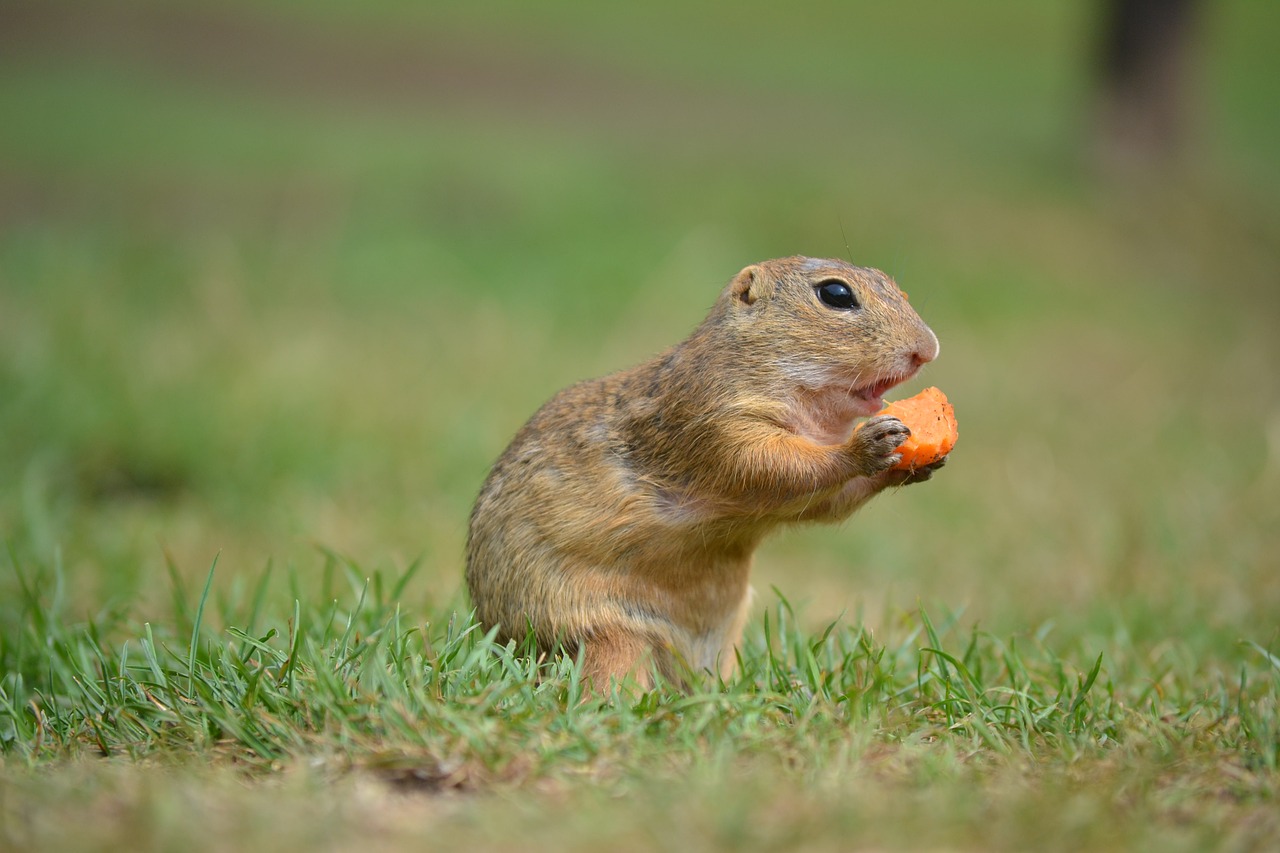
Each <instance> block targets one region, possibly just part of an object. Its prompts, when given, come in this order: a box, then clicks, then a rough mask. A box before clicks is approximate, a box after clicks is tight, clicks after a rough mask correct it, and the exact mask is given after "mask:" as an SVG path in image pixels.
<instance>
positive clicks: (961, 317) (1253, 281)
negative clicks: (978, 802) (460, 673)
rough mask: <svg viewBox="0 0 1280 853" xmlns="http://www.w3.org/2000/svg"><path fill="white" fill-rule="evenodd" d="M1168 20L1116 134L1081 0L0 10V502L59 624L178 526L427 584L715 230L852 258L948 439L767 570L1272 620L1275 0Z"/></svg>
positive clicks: (783, 583)
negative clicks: (935, 455)
mask: <svg viewBox="0 0 1280 853" xmlns="http://www.w3.org/2000/svg"><path fill="white" fill-rule="evenodd" d="M1203 12H1204V14H1203V16H1202V19H1201V20H1200V21H1199V22H1198V24H1197V26H1196V29H1195V33H1194V39H1193V43H1192V50H1191V51H1190V52H1189V55H1190V57H1191V59H1190V61H1189V63H1188V65H1187V69H1186V76H1185V82H1186V85H1185V90H1184V91H1185V95H1186V103H1187V108H1186V121H1185V131H1186V132H1185V135H1184V136H1183V137H1182V139H1181V140H1180V142H1179V144H1177V145H1175V146H1172V147H1171V150H1164V149H1161V150H1160V151H1157V152H1148V151H1145V150H1142V149H1141V148H1139V149H1138V150H1136V151H1134V150H1129V149H1127V148H1125V146H1124V145H1122V144H1121V145H1117V144H1116V143H1115V141H1114V140H1109V138H1108V137H1107V136H1106V133H1105V131H1106V128H1105V123H1104V122H1101V121H1100V120H1099V115H1100V108H1099V96H1098V91H1097V90H1098V72H1097V54H1098V46H1097V45H1098V41H1099V35H1098V26H1099V24H1098V21H1099V19H1100V13H1099V7H1098V6H1097V5H1095V4H1091V3H1082V2H1075V0H1058V2H1037V3H1026V2H1017V0H987V2H981V3H977V2H974V3H964V4H925V3H917V2H907V3H881V2H866V3H846V2H840V3H836V2H822V0H814V2H802V3H793V4H785V5H779V4H776V3H739V4H734V5H733V6H732V7H731V8H730V7H714V6H698V5H693V6H691V5H689V4H686V3H675V2H665V0H661V2H651V3H644V4H627V5H613V4H609V5H601V4H595V3H584V2H577V1H576V0H562V2H549V3H539V4H523V3H515V2H504V0H493V2H482V3H457V4H417V3H408V2H395V1H394V0H388V1H387V2H382V3H376V4H375V3H366V4H342V3H338V2H305V3H304V2H294V0H257V2H225V3H220V4H208V3H194V2H155V3H147V2H129V3H120V2H108V3H95V4H70V3H68V4H62V3H40V2H33V0H23V2H19V3H13V2H9V3H5V4H4V5H2V6H0V533H2V535H3V537H4V539H5V540H6V542H7V543H8V545H9V547H10V549H11V553H12V554H13V555H14V556H16V558H17V559H18V560H19V561H22V562H24V563H26V564H28V565H34V566H45V567H50V568H51V567H55V566H57V567H60V570H61V572H62V577H63V578H64V579H65V583H64V585H63V587H62V592H61V594H63V595H65V596H67V597H69V598H70V599H71V600H72V601H73V602H75V604H76V606H78V607H81V608H86V609H90V610H92V609H96V608H101V607H107V606H128V607H130V608H137V611H138V612H139V613H141V614H143V617H144V618H145V614H146V612H147V609H148V607H150V606H151V605H152V604H153V603H154V602H155V601H156V600H157V599H163V598H165V597H167V595H168V591H167V590H168V584H169V581H168V580H167V577H166V562H171V563H172V565H173V566H175V567H176V569H177V571H178V572H179V574H181V575H185V576H188V577H190V578H200V577H203V575H204V573H205V572H206V570H207V568H208V565H209V563H210V562H211V561H212V559H213V558H214V555H215V554H221V557H220V562H219V564H218V566H219V569H218V575H219V576H218V589H219V591H220V594H224V595H234V594H236V590H238V589H240V587H241V585H242V584H244V583H247V582H248V579H249V578H252V577H256V576H257V575H258V573H259V572H260V571H261V570H262V568H263V566H265V565H266V564H267V563H268V562H269V561H271V562H273V563H274V564H276V565H278V566H280V565H283V566H291V567H293V568H294V570H295V572H296V575H295V576H296V578H297V579H298V587H297V588H295V590H293V592H298V591H299V589H300V594H302V595H309V594H313V592H312V587H311V583H312V581H313V580H314V579H318V577H319V576H320V575H321V574H322V572H323V567H324V564H325V562H326V559H328V558H327V557H326V553H328V552H332V553H335V554H339V555H344V556H345V557H346V558H347V559H349V560H351V561H352V562H354V563H356V564H358V565H359V566H361V567H363V568H371V567H392V568H397V567H404V566H406V565H408V564H409V563H410V562H412V561H413V560H415V559H421V561H422V572H421V574H420V575H419V576H418V578H417V579H415V581H414V584H413V585H411V586H410V588H409V589H410V592H409V596H408V597H409V599H410V600H409V602H407V603H408V604H409V605H410V606H415V607H419V608H420V607H424V606H431V607H453V606H463V599H462V597H461V595H460V593H459V588H460V585H461V584H460V580H461V569H462V548H463V539H464V534H465V526H466V518H467V513H468V511H469V508H470V503H471V500H472V498H473V496H474V494H475V492H476V491H477V489H478V488H479V485H480V482H481V480H482V479H483V477H484V474H485V471H486V469H487V466H488V465H489V463H490V462H491V461H492V460H493V459H494V458H495V457H496V456H497V454H498V453H499V452H500V451H501V450H502V448H503V446H504V445H505V443H506V441H507V440H508V439H509V437H510V436H511V435H512V434H513V433H514V431H515V430H516V429H517V428H518V426H519V425H520V423H521V422H522V421H523V420H524V419H525V418H526V417H528V415H529V414H530V413H531V412H532V411H533V410H534V409H535V408H536V407H537V406H538V405H539V404H540V403H541V402H542V401H543V400H544V399H546V398H547V397H548V396H550V395H551V394H552V393H553V392H554V391H555V390H557V389H558V388H560V387H563V386H564V385H566V384H568V383H570V382H572V381H575V380H577V379H581V378H584V377H587V376H592V375H597V374H600V373H604V372H608V371H611V370H614V369H618V368H621V367H624V366H627V365H629V364H632V363H634V362H636V361H638V360H641V359H644V358H647V357H649V356H650V355H652V354H654V353H656V352H658V351H659V350H661V349H663V348H665V347H666V346H669V345H670V344H672V343H674V342H675V341H677V340H679V339H680V338H681V337H683V336H684V335H685V334H686V333H687V332H688V331H689V330H690V329H691V328H692V327H693V325H694V324H695V323H696V322H697V321H698V320H699V319H700V318H701V316H702V315H703V313H704V311H705V310H706V308H707V307H708V306H709V304H710V303H711V301H712V300H713V299H714V297H715V294H716V293H717V291H718V290H719V288H720V287H721V286H722V284H723V282H724V281H726V280H727V279H728V278H729V277H730V276H731V275H732V274H733V273H734V272H736V271H737V270H738V269H739V268H741V267H742V266H744V265H746V264H748V263H751V262H753V261H756V260H760V259H763V258H768V257H774V256H778V255H786V254H795V253H801V254H811V255H824V256H844V257H851V258H852V259H854V260H855V261H856V262H858V263H861V264H866V265H872V266H877V267H880V268H882V269H885V270H886V271H888V272H889V273H890V274H892V275H893V276H895V277H896V278H897V279H898V280H899V282H900V283H901V284H902V286H903V287H904V289H906V290H907V291H909V292H910V293H911V296H912V300H913V304H914V305H915V306H916V307H917V308H918V309H919V310H920V312H921V313H922V314H923V316H924V317H925V319H926V320H927V321H928V322H930V323H931V325H932V326H933V327H934V329H935V330H936V331H937V332H938V335H939V337H940V338H941V340H942V356H941V359H940V360H939V361H938V362H937V363H936V364H934V365H931V366H930V367H929V368H928V369H927V371H926V372H925V373H924V374H923V376H922V377H920V379H919V380H917V381H915V382H914V383H912V385H911V386H910V387H908V388H907V389H905V390H904V393H910V392H913V391H914V390H917V389H918V388H919V387H923V385H925V384H936V385H938V386H940V387H942V388H943V389H944V390H946V392H947V393H948V394H949V396H950V397H951V398H952V400H953V401H954V403H955V405H956V408H957V411H958V415H959V419H960V424H961V439H960V444H959V446H958V448H957V450H956V452H955V454H954V458H953V459H952V461H951V463H950V465H949V466H948V468H947V469H946V470H945V471H944V472H942V473H941V474H940V475H939V476H938V477H937V478H936V480H935V481H934V482H931V483H929V484H927V485H925V486H922V487H918V488H912V489H910V490H906V491H903V492H900V493H896V494H890V495H886V496H884V497H882V498H881V499H880V500H879V501H878V502H877V504H876V505H874V506H872V507H871V508H869V509H868V510H867V511H865V512H864V513H863V514H861V515H860V516H858V517H856V518H855V519H854V520H853V521H852V522H851V523H850V524H848V525H846V526H845V527H843V528H839V529H833V528H820V529H811V530H802V531H797V532H794V533H789V534H786V535H783V536H781V537H779V538H778V539H777V540H775V541H773V542H771V543H770V544H769V545H768V546H767V547H766V548H765V549H764V550H763V551H762V552H761V554H760V555H759V558H758V561H757V566H758V569H757V575H758V583H757V585H758V586H759V587H760V588H762V589H764V590H766V591H767V590H768V588H769V587H770V586H771V585H775V586H777V587H778V588H779V589H780V590H782V591H783V592H785V593H786V594H787V596H788V597H789V598H791V599H792V600H793V601H796V602H800V603H804V604H805V605H806V613H807V614H808V615H809V617H810V618H812V619H814V620H819V619H827V618H831V617H834V616H836V615H838V614H840V613H841V612H848V613H851V614H857V613H861V614H863V616H864V617H865V618H866V619H867V620H868V621H869V622H871V623H873V624H874V623H875V622H876V621H877V620H880V619H884V618H893V617H892V614H894V613H899V612H901V611H902V610H903V609H906V608H911V607H914V606H915V605H916V604H917V603H918V602H924V603H926V604H928V605H930V606H940V607H942V608H944V609H947V610H961V609H963V610H964V612H965V616H964V618H965V619H966V620H972V621H976V622H979V623H980V624H982V625H984V626H985V627H990V628H992V629H993V630H999V631H1012V632H1019V631H1028V630H1035V629H1037V628H1038V627H1039V626H1041V625H1043V624H1045V623H1046V622H1048V621H1052V622H1053V623H1054V624H1056V625H1057V626H1058V628H1057V630H1060V631H1067V632H1081V633H1085V632H1090V631H1102V632H1104V633H1111V632H1134V633H1135V634H1137V635H1140V636H1143V637H1146V638H1149V639H1150V640H1151V641H1156V642H1158V640H1159V638H1160V637H1163V636H1169V637H1173V636H1177V637H1180V638H1182V639H1184V640H1186V641H1187V642H1189V643H1191V647H1192V648H1195V647H1197V644H1213V645H1217V647H1219V648H1230V647H1231V644H1233V643H1234V642H1235V641H1236V640H1237V639H1239V638H1241V637H1247V638H1250V639H1254V640H1256V641H1258V642H1260V643H1262V644H1264V645H1265V644H1267V643H1270V642H1273V641H1274V640H1275V639H1276V626H1277V624H1278V620H1277V617H1278V616H1280V572H1277V569H1278V568H1280V566H1278V558H1277V556H1276V555H1277V554H1280V379H1278V372H1280V371H1278V368H1280V336H1278V335H1277V333H1276V328H1277V320H1280V293H1278V287H1277V285H1278V284H1280V153H1278V152H1280V53H1278V52H1277V51H1276V50H1275V44H1276V41H1277V38H1280V5H1277V4H1275V3H1272V2H1263V0H1256V2H1255V1H1254V0H1219V2H1209V3H1206V4H1205V7H1204V10H1203ZM5 561H6V562H7V561H8V558H5ZM5 574H6V578H5V580H3V581H2V582H0V583H2V584H3V585H5V586H9V585H10V584H11V583H12V581H11V579H10V578H9V577H7V575H8V572H6V573H5ZM316 587H317V588H318V580H317V581H316ZM290 594H292V593H290ZM770 597H771V596H770V595H769V594H768V593H767V592H766V594H765V598H766V599H767V598H770ZM280 598H281V599H282V600H283V599H285V598H286V595H285V594H284V592H283V591H282V592H281V595H280Z"/></svg>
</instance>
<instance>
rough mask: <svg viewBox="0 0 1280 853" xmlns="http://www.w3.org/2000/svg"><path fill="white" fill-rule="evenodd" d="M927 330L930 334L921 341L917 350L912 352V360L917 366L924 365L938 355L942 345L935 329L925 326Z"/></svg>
mask: <svg viewBox="0 0 1280 853" xmlns="http://www.w3.org/2000/svg"><path fill="white" fill-rule="evenodd" d="M925 331H926V332H928V334H929V336H928V337H927V338H924V339H923V340H921V341H920V344H919V346H918V347H917V348H916V351H915V352H913V353H911V360H912V362H914V364H915V366H916V367H923V366H924V365H926V364H928V363H929V362H931V361H933V360H934V359H935V358H937V357H938V353H939V352H940V351H941V349H942V346H941V345H940V344H939V343H938V336H937V335H935V334H934V333H933V329H930V328H928V327H927V326H926V327H925Z"/></svg>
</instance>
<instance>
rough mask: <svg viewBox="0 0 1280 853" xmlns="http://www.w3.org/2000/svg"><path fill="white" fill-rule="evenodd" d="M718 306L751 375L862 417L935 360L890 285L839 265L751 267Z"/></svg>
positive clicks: (812, 262) (930, 343)
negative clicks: (830, 398) (826, 398)
mask: <svg viewBox="0 0 1280 853" xmlns="http://www.w3.org/2000/svg"><path fill="white" fill-rule="evenodd" d="M716 309H717V310H715V311H713V316H714V315H719V316H720V318H721V321H722V322H723V323H724V324H725V325H727V326H728V327H729V328H731V329H732V330H733V335H732V337H733V339H734V342H735V344H736V345H737V347H736V348H737V350H738V353H739V354H740V355H741V356H742V358H743V360H744V361H745V362H747V363H748V365H749V366H750V368H751V369H754V370H758V371H761V372H762V373H764V374H768V375H769V376H770V378H772V379H774V380H775V381H778V382H781V383H783V384H786V385H791V386H794V387H795V388H796V389H798V390H800V391H802V392H810V393H815V394H821V395H838V396H839V397H840V398H841V399H842V400H844V401H846V403H847V404H848V405H850V406H852V407H853V409H854V410H856V413H857V414H860V415H863V416H865V415H871V414H875V413H876V412H877V411H879V410H880V409H881V408H882V407H883V405H884V401H883V397H882V395H883V394H884V393H885V392H886V391H888V390H889V389H890V388H892V387H893V386H895V385H897V384H899V383H901V382H905V381H906V380H907V379H910V378H911V377H912V376H913V375H914V374H915V372H916V371H917V370H919V369H920V367H921V366H922V365H924V364H926V363H928V362H930V361H932V360H933V359H935V358H937V356H938V338H937V336H935V335H934V333H933V331H932V330H931V329H930V328H929V327H928V326H926V325H925V323H924V321H923V320H921V319H920V317H919V315H917V314H916V312H915V311H914V310H913V309H912V308H911V305H910V304H909V303H908V302H907V296H906V294H905V293H903V292H902V291H901V290H899V289H898V286H897V285H896V284H895V283H894V282H893V280H892V279H891V278H889V277H888V276H887V275H885V274H884V273H882V272H880V271H879V270H875V269H870V268H867V267H856V266H853V265H852V264H848V263H845V262H844V261H839V260H828V259H818V258H805V257H791V258H780V259H778V260H772V261H765V262H763V263H759V264H753V265H752V266H749V267H747V268H746V269H744V270H742V272H740V273H738V274H737V275H736V276H735V277H734V278H733V280H732V281H731V282H729V284H728V286H727V287H726V288H725V289H724V291H723V292H722V293H721V295H720V299H719V301H718V304H717V306H716ZM762 378H763V377H762Z"/></svg>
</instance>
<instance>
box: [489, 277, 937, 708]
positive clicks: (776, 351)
mask: <svg viewBox="0 0 1280 853" xmlns="http://www.w3.org/2000/svg"><path fill="white" fill-rule="evenodd" d="M937 355H938V339H937V336H935V335H934V333H933V332H932V331H931V330H930V329H929V327H928V326H926V325H925V324H924V322H923V321H922V320H921V319H920V317H919V316H917V314H916V312H915V311H914V310H912V308H911V306H910V305H909V304H908V302H907V297H906V294H904V293H903V292H902V291H901V290H899V289H898V287H897V285H896V284H894V282H893V281H892V280H891V279H890V278H889V277H888V276H887V275H885V274H884V273H882V272H880V271H879V270H875V269H869V268H864V267H857V266H853V265H851V264H847V263H844V262H843V261H838V260H822V259H814V258H804V257H792V258H783V259H779V260H773V261H766V262H764V263H760V264H755V265H753V266H749V267H747V268H746V269H744V270H742V271H741V272H740V273H738V274H737V275H736V276H735V277H734V278H733V280H732V281H730V282H729V284H728V285H727V286H726V287H725V288H724V290H723V291H722V292H721V294H720V297H719V299H717V301H716V303H715V305H714V307H713V308H712V309H711V312H710V314H708V316H707V318H706V319H705V320H704V321H703V322H702V324H701V325H699V326H698V327H697V329H695V330H694V332H693V334H691V335H690V336H689V337H688V338H687V339H686V340H684V341H683V342H681V343H679V344H676V345H675V346H674V347H672V348H671V349H669V350H667V351H666V352H665V353H663V354H661V355H659V356H658V357H656V358H654V359H653V360H651V361H648V362H645V363H644V364H641V365H639V366H638V367H633V368H631V369H630V370H624V371H622V372H620V373H614V374H611V375H609V376H605V377H603V378H601V379H592V380H588V381H585V382H580V383H578V384H576V385H573V386H571V387H569V388H566V389H565V390H563V391H561V392H560V393H558V394H556V395H555V396H554V397H553V398H552V399H551V400H550V401H549V402H548V403H546V404H545V405H544V406H543V407H542V408H541V409H539V410H538V412H537V413H536V414H534V416H533V417H532V418H531V419H530V420H529V422H528V423H526V424H525V425H524V427H523V428H522V429H521V430H520V431H519V432H518V433H517V434H516V436H515V438H514V439H513V440H512V442H511V445H510V446H509V447H508V448H507V449H506V452H504V453H503V454H502V456H501V457H500V458H499V459H498V461H497V462H496V463H495V464H494V466H493V469H492V471H491V472H490V473H489V476H488V478H487V479H486V480H485V482H484V486H483V487H482V489H481V491H480V496H479V498H478V499H477V500H476V504H475V508H474V509H473V510H472V513H471V523H470V530H469V533H468V537H467V570H466V577H467V585H468V587H469V589H470V592H471V600H472V603H473V604H474V606H475V608H476V615H477V617H478V618H479V620H480V621H481V623H483V624H484V626H485V627H486V628H490V627H492V626H495V625H496V626H498V627H499V632H498V633H499V637H500V638H501V639H503V640H506V639H510V638H515V639H517V640H519V639H523V638H524V637H525V636H526V634H527V632H528V630H529V629H530V628H532V630H533V632H534V634H535V635H536V637H537V641H538V645H539V648H540V649H541V650H544V651H545V650H550V649H554V648H556V647H557V645H558V646H559V647H560V648H562V649H564V650H566V651H567V652H569V653H580V654H582V656H583V658H584V671H585V675H586V676H587V677H589V678H590V679H591V680H592V681H593V683H594V685H595V687H596V689H598V690H607V689H608V688H609V680H610V678H612V677H617V678H621V677H623V676H626V675H633V676H635V678H636V679H637V680H638V681H639V682H640V683H641V684H642V685H647V684H649V683H650V673H651V672H652V670H653V669H656V670H657V671H658V672H660V673H662V675H663V676H664V677H666V678H669V679H673V680H676V681H681V680H682V679H683V675H684V674H685V673H686V672H687V669H686V668H692V669H693V670H695V671H696V670H701V669H711V670H713V671H719V672H720V673H722V674H724V675H725V676H728V675H729V674H731V673H732V671H733V669H734V667H735V664H736V655H735V652H734V650H735V646H736V644H737V643H738V641H739V639H740V637H741V634H742V629H743V626H744V623H745V622H746V619H747V613H748V608H749V606H750V602H751V599H752V594H753V593H752V590H751V587H750V585H749V583H748V574H749V570H750V567H751V555H752V552H753V551H754V550H755V549H756V546H757V545H758V544H759V542H760V540H761V539H762V538H763V537H764V536H765V535H766V534H767V533H769V532H770V531H771V530H773V529H774V528H775V527H777V526H778V525H780V524H785V523H794V522H807V521H828V522H829V521H839V520H841V519H844V518H847V517H848V516H849V515H850V514H851V513H852V512H853V511H854V510H856V509H857V508H858V507H859V506H861V505H862V504H863V503H865V502H866V501H867V500H868V499H870V498H871V497H872V496H874V495H875V494H876V493H878V492H880V491H881V490H883V489H885V488H886V487H889V486H896V485H902V484H905V483H911V482H918V481H921V480H925V479H928V477H929V476H930V475H931V474H932V472H933V470H934V469H936V468H938V467H940V466H941V464H942V462H943V461H945V460H941V461H939V462H937V463H935V464H934V465H931V466H929V467H927V468H924V469H921V470H917V471H914V472H911V471H902V470H894V469H893V465H894V464H895V463H896V462H897V461H898V460H899V456H898V454H897V453H896V452H895V451H896V448H897V447H898V445H900V444H901V443H902V442H903V441H904V440H905V439H906V438H907V436H908V435H909V434H910V433H909V430H908V429H907V427H906V426H905V425H904V424H903V423H902V422H901V421H899V420H898V419H896V418H893V417H889V416H885V415H880V416H877V415H876V413H877V412H878V411H879V410H880V409H881V408H882V407H883V404H884V401H883V399H882V395H883V394H884V393H885V392H886V391H888V390H889V389H890V388H892V387H894V386H895V385H897V384H899V383H900V382H903V381H905V380H907V379H909V378H910V377H911V376H913V375H914V374H915V373H916V371H917V370H918V369H919V368H920V366H921V365H923V364H925V363H927V362H929V361H932V360H933V359H934V358H936V357H937ZM862 417H869V418H870V420H868V421H866V422H865V423H864V424H862V425H861V427H860V428H858V429H856V430H855V426H856V425H857V424H856V423H855V422H856V421H857V419H859V418H862Z"/></svg>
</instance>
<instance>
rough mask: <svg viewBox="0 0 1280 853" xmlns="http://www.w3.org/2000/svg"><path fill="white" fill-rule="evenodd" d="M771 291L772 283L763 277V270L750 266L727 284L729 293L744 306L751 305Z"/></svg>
mask: <svg viewBox="0 0 1280 853" xmlns="http://www.w3.org/2000/svg"><path fill="white" fill-rule="evenodd" d="M772 291H773V282H771V281H769V279H768V278H766V277H765V275H764V272H763V270H761V269H760V268H759V267H757V266H750V267H747V268H746V269H744V270H743V271H742V272H740V273H738V274H737V275H736V276H734V277H733V281H731V282H729V292H730V293H732V294H733V296H734V298H735V299H737V300H739V301H740V302H743V303H744V304H746V305H753V304H755V301H756V300H757V299H759V298H760V297H762V296H768V295H769V293H770V292H772Z"/></svg>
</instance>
